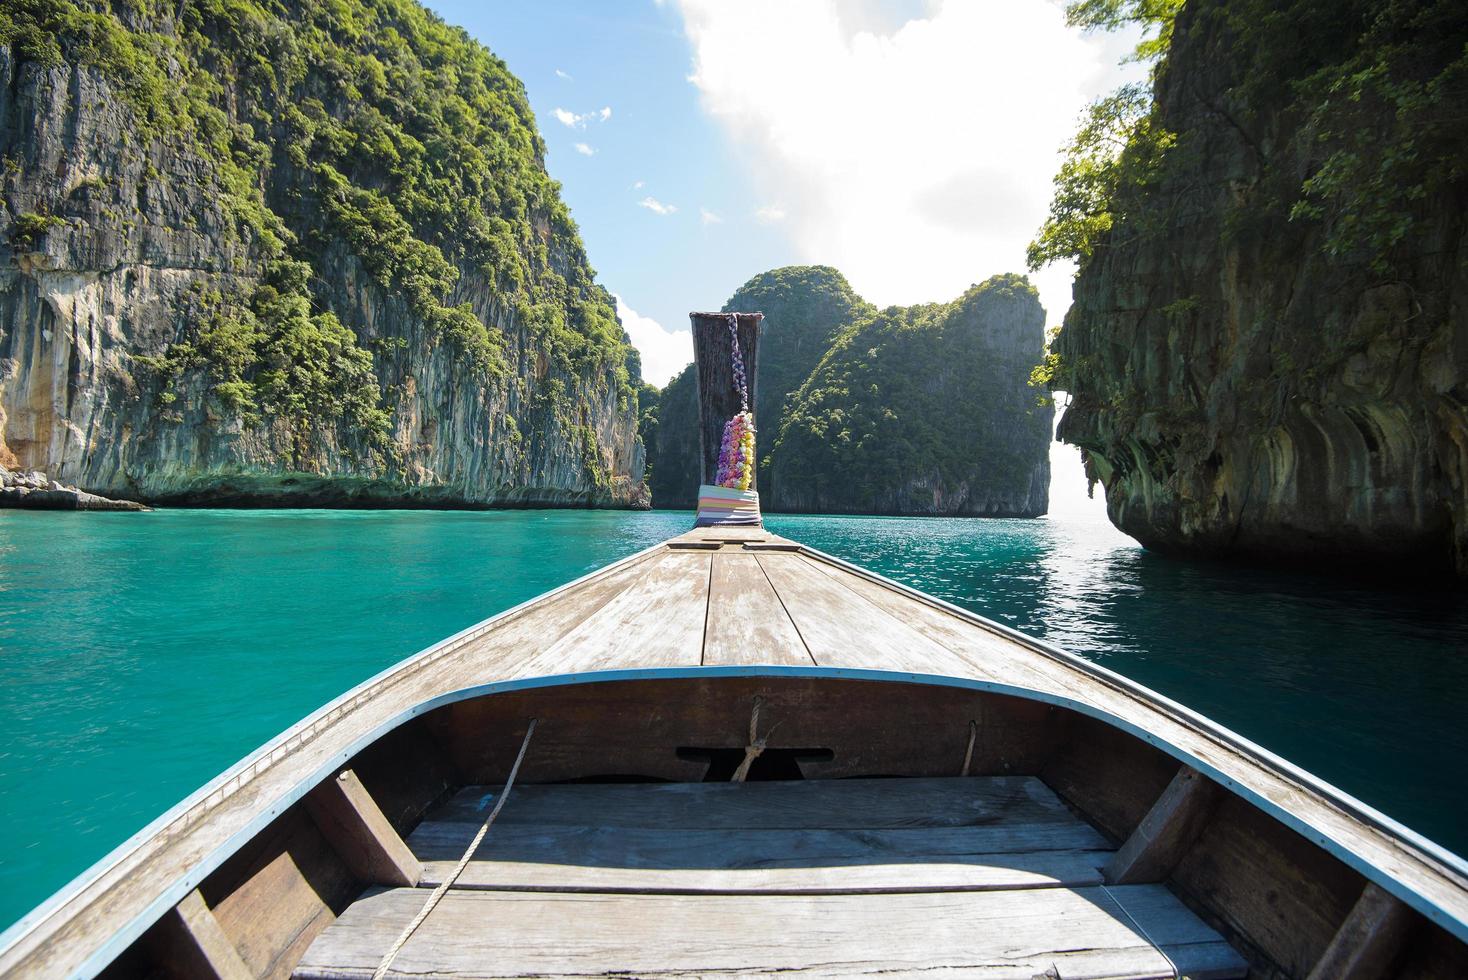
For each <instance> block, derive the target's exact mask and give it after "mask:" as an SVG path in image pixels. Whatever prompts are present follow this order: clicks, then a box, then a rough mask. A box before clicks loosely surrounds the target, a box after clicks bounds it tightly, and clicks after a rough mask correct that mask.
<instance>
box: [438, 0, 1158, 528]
mask: <svg viewBox="0 0 1468 980" xmlns="http://www.w3.org/2000/svg"><path fill="white" fill-rule="evenodd" d="M429 5H430V6H431V7H432V8H433V9H434V10H435V11H437V12H438V14H439V15H440V16H442V17H443V18H444V19H445V20H447V21H449V22H450V23H453V24H457V25H459V26H461V27H463V28H465V29H466V30H467V31H468V32H469V33H470V34H471V35H472V36H473V37H475V38H477V39H478V40H479V41H481V42H482V43H483V44H485V45H486V46H487V47H489V48H490V50H492V51H494V52H495V53H496V54H497V55H499V56H500V57H501V58H503V59H504V60H505V62H506V63H507V64H508V65H509V68H510V70H511V71H512V72H514V73H515V74H516V75H517V76H518V77H519V78H520V79H521V81H523V82H524V84H525V88H526V90H527V92H528V93H529V96H530V104H531V107H532V109H533V110H534V111H535V115H536V119H537V122H538V124H539V126H540V130H541V133H542V134H543V135H544V137H545V141H546V146H547V158H546V165H547V167H548V168H549V170H550V172H551V175H552V176H553V177H555V178H556V179H557V180H559V181H560V182H561V185H562V194H563V196H564V198H565V200H566V202H567V204H568V205H569V206H570V208H571V213H572V216H573V217H574V218H575V220H576V222H577V224H578V225H579V226H580V228H581V235H582V238H583V239H584V241H585V243H586V248H587V252H588V254H589V256H590V259H591V264H592V266H593V268H595V269H596V271H597V277H598V279H599V281H600V282H601V283H602V284H603V285H604V286H606V287H607V288H608V289H609V290H610V291H611V292H612V293H613V294H615V295H616V296H617V297H618V313H619V315H620V316H621V318H622V323H623V326H624V327H625V328H626V329H627V332H628V334H629V335H630V336H631V338H632V341H633V343H634V344H636V345H637V347H638V348H639V350H640V351H641V352H642V362H643V374H644V376H645V377H646V378H647V380H649V381H651V382H653V383H654V384H658V385H662V384H664V383H666V382H667V380H668V379H669V378H670V377H671V376H672V375H673V374H675V373H676V372H677V371H678V370H680V369H681V368H682V367H683V365H685V364H687V363H688V362H689V361H690V360H692V346H691V344H690V342H689V340H688V312H689V311H690V310H703V309H717V308H719V307H720V306H722V305H723V303H724V302H725V301H726V300H727V299H728V297H729V296H730V295H731V294H732V293H733V292H734V290H736V289H737V288H738V287H739V286H740V285H741V284H742V283H743V282H745V280H747V279H748V278H749V277H750V276H753V275H755V274H757V273H759V272H762V271H764V270H766V269H772V268H776V267H778V266H782V265H791V264H826V265H833V266H835V267H836V268H838V269H840V270H841V271H842V272H843V273H845V274H846V276H847V278H848V279H849V280H850V281H851V284H852V286H853V287H854V288H855V289H856V291H857V292H858V293H860V294H861V295H862V296H864V297H865V298H866V299H868V300H870V301H872V302H874V303H876V304H878V305H880V306H886V305H889V304H894V303H900V304H911V303H920V302H939V301H946V300H949V299H952V298H954V297H956V296H958V295H959V294H960V293H961V292H962V291H963V290H964V289H966V288H967V287H968V286H969V285H970V284H971V283H975V282H980V281H982V280H984V279H986V278H988V277H989V276H991V275H994V274H996V273H1000V272H1023V271H1025V270H1024V248H1025V245H1026V244H1027V243H1028V242H1029V240H1030V239H1031V238H1032V237H1033V236H1034V233H1035V231H1036V229H1038V228H1039V226H1040V223H1041V222H1042V221H1043V220H1044V217H1045V212H1046V208H1047V206H1048V204H1049V200H1050V188H1051V180H1052V178H1053V176H1054V174H1055V171H1056V169H1057V168H1058V166H1059V162H1060V158H1059V150H1060V148H1061V146H1062V145H1063V144H1064V143H1065V142H1066V140H1067V139H1068V138H1069V137H1070V135H1071V134H1072V133H1073V132H1074V130H1075V126H1076V122H1077V119H1078V117H1079V115H1080V113H1081V112H1082V110H1083V109H1084V107H1085V106H1086V104H1087V103H1089V102H1091V101H1092V100H1094V99H1095V98H1097V97H1099V96H1101V95H1103V94H1105V93H1107V92H1109V91H1111V90H1112V89H1114V88H1116V86H1118V85H1119V84H1121V83H1122V82H1124V81H1130V80H1136V79H1139V78H1141V77H1143V69H1142V68H1140V67H1139V66H1137V65H1125V64H1122V62H1123V60H1124V57H1125V55H1126V53H1127V52H1128V51H1129V50H1130V49H1131V48H1132V46H1133V45H1135V43H1136V40H1137V37H1136V35H1135V34H1131V33H1121V34H1116V35H1101V36H1083V35H1081V34H1080V33H1079V32H1077V31H1074V30H1072V29H1070V28H1067V27H1066V26H1065V24H1064V14H1063V7H1064V4H1063V2H1061V0H536V2H529V0H526V2H509V0H494V2H483V0H481V2H471V0H452V2H450V0H429ZM1073 273H1074V269H1073V268H1072V267H1069V266H1066V265H1061V264H1058V265H1055V266H1052V267H1050V268H1048V269H1046V270H1043V271H1042V272H1040V273H1039V274H1037V275H1032V276H1031V278H1032V280H1033V281H1034V282H1035V283H1036V285H1037V286H1038V287H1039V289H1040V298H1041V302H1042V303H1043V304H1044V305H1045V308H1046V311H1047V317H1048V321H1049V323H1050V324H1051V325H1058V324H1059V323H1060V322H1061V319H1062V318H1063V316H1064V314H1065V310H1066V309H1067V308H1068V307H1069V305H1070V280H1071V277H1072V275H1073ZM1052 465H1053V468H1054V474H1055V475H1054V478H1053V480H1052V486H1051V501H1052V513H1072V514H1076V515H1085V516H1087V517H1092V518H1094V517H1097V516H1098V515H1099V513H1100V510H1099V508H1100V507H1101V502H1100V501H1099V500H1095V501H1092V500H1088V499H1086V497H1085V485H1084V479H1083V477H1082V476H1081V475H1080V463H1079V456H1078V453H1077V451H1076V450H1074V449H1071V448H1069V447H1063V446H1059V445H1057V446H1056V447H1055V450H1054V452H1053V453H1052Z"/></svg>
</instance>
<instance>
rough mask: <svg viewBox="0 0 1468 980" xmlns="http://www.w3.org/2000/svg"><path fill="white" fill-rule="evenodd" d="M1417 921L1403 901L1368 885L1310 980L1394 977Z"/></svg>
mask: <svg viewBox="0 0 1468 980" xmlns="http://www.w3.org/2000/svg"><path fill="white" fill-rule="evenodd" d="M1417 918H1418V917H1417V915H1416V914H1415V913H1413V911H1412V910H1411V909H1409V908H1407V906H1405V905H1403V904H1402V902H1401V900H1400V899H1398V898H1396V897H1394V896H1392V895H1391V894H1389V893H1388V892H1386V891H1385V890H1383V889H1382V888H1380V887H1379V886H1377V885H1375V884H1372V883H1371V882H1367V884H1366V887H1365V888H1364V889H1363V890H1362V892H1361V897H1360V898H1359V899H1357V900H1356V904H1355V906H1353V907H1352V909H1351V914H1350V915H1348V916H1346V921H1345V922H1342V923H1341V927H1340V928H1339V929H1337V930H1336V934H1335V938H1334V939H1332V940H1331V941H1330V945H1329V946H1327V947H1326V948H1325V952H1324V953H1322V954H1321V956H1320V959H1319V960H1318V961H1316V963H1315V967H1314V969H1312V970H1311V971H1310V976H1309V978H1308V980H1380V978H1382V977H1388V976H1392V973H1391V969H1392V963H1393V961H1394V960H1395V959H1396V958H1397V956H1398V955H1399V954H1400V953H1401V952H1402V947H1403V946H1404V945H1405V944H1406V942H1407V936H1408V934H1409V933H1410V932H1411V931H1412V928H1413V926H1414V925H1415V924H1416V921H1417Z"/></svg>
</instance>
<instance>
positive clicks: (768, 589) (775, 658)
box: [703, 551, 815, 667]
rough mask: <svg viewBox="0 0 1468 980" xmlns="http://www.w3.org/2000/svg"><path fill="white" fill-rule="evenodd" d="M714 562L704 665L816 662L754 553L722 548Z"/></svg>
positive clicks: (705, 635)
mask: <svg viewBox="0 0 1468 980" xmlns="http://www.w3.org/2000/svg"><path fill="white" fill-rule="evenodd" d="M713 563H714V564H713V576H712V584H711V585H710V587H709V603H708V624H707V628H706V630H705V632H704V639H703V663H704V665H705V666H708V667H717V666H723V665H727V664H796V665H801V666H809V665H811V664H814V663H815V661H814V660H812V659H811V656H810V653H809V651H807V650H806V648H805V642H804V641H803V640H801V638H800V633H799V631H797V630H796V628H795V624H794V623H792V622H791V621H790V614H789V613H787V612H786V611H785V607H784V605H782V604H781V602H780V597H779V596H777V595H776V594H775V590H774V587H772V586H771V585H770V581H769V579H768V578H766V577H765V573H764V571H763V570H762V569H761V568H760V566H759V561H758V560H757V559H756V558H755V556H754V555H753V554H750V553H748V552H743V551H722V552H720V553H719V554H717V555H714V558H713Z"/></svg>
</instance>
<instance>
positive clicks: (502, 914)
mask: <svg viewBox="0 0 1468 980" xmlns="http://www.w3.org/2000/svg"><path fill="white" fill-rule="evenodd" d="M425 895H426V892H425V890H424V889H409V888H401V889H391V890H385V891H380V892H375V893H369V894H368V895H366V896H364V897H363V898H362V899H360V900H359V901H357V902H356V903H355V904H353V905H352V906H351V907H350V908H349V909H347V910H346V912H345V913H343V915H342V916H341V918H340V919H338V920H337V922H336V923H334V924H333V925H332V926H331V927H330V928H329V929H327V930H326V932H324V933H323V934H322V935H321V936H319V937H318V938H317V939H316V941H315V942H314V943H313V944H312V945H311V948H310V949H309V950H308V951H307V953H306V956H305V958H304V959H303V960H302V961H301V963H300V965H299V966H298V967H297V968H296V972H295V976H297V977H300V978H303V980H342V978H365V977H368V976H370V975H371V973H372V970H373V968H375V967H376V966H377V963H378V962H379V960H380V959H381V957H382V954H383V952H384V951H386V950H387V948H388V947H389V945H390V944H391V943H392V942H393V941H394V940H395V939H396V938H397V936H398V934H399V933H400V932H401V930H402V928H403V926H404V925H405V924H406V923H407V922H408V921H409V920H410V919H411V918H412V917H413V916H414V915H415V914H416V913H417V912H418V910H419V909H420V908H421V907H422V904H423V900H424V897H425ZM1118 901H1119V902H1121V903H1124V906H1125V912H1123V911H1122V909H1121V908H1120V907H1118V905H1117V902H1118ZM1147 937H1150V940H1149V938H1147ZM1153 942H1155V943H1157V944H1159V945H1160V947H1161V948H1162V950H1164V951H1165V952H1166V954H1167V956H1166V958H1164V956H1163V955H1162V954H1160V953H1159V952H1158V951H1157V948H1155V947H1154V946H1153V945H1152V944H1153ZM1168 959H1170V960H1171V962H1170V963H1169V962H1168ZM1174 964H1175V965H1176V967H1177V969H1178V970H1179V971H1180V972H1181V973H1182V974H1184V975H1186V976H1189V977H1193V978H1196V980H1203V978H1223V977H1239V976H1243V975H1244V972H1245V969H1246V964H1245V962H1244V960H1243V959H1242V958H1241V957H1240V956H1239V954H1238V953H1236V952H1235V951H1234V950H1233V949H1232V948H1230V947H1229V946H1228V945H1227V944H1226V943H1224V942H1223V941H1222V940H1221V939H1220V938H1219V936H1218V934H1217V933H1215V932H1214V931H1213V930H1212V929H1210V928H1209V927H1208V926H1207V925H1205V924H1204V923H1203V922H1202V921H1200V920H1199V919H1198V917H1197V916H1195V915H1194V914H1193V913H1192V912H1190V911H1188V910H1187V909H1186V908H1184V907H1183V905H1182V903H1180V902H1179V901H1178V900H1177V899H1176V898H1175V897H1174V896H1173V895H1172V894H1171V893H1169V892H1168V891H1167V890H1166V888H1163V887H1161V886H1156V885H1130V886H1118V887H1116V888H1113V889H1111V891H1110V894H1108V893H1106V892H1104V891H1102V890H1101V889H1100V888H1081V889H1068V888H1041V889H1031V890H1023V891H1006V892H940V893H924V894H907V895H900V894H883V895H762V896H759V897H757V898H753V897H749V896H731V895H692V896H689V895H677V896H674V895H584V894H557V893H526V892H493V891H474V890H460V889H454V890H451V891H449V892H448V894H447V895H445V896H444V899H443V901H442V902H441V903H440V904H439V905H438V907H437V908H436V909H435V910H434V911H433V913H432V914H431V915H430V916H429V917H428V919H427V920H426V921H425V922H424V923H423V924H422V925H421V926H420V927H419V928H418V930H417V931H416V932H415V933H414V934H413V936H412V938H411V939H409V940H408V942H407V944H406V945H405V946H404V947H403V949H402V951H401V953H399V955H398V957H397V960H396V961H395V963H394V967H393V968H394V971H395V972H396V973H398V974H402V975H410V976H453V977H455V978H458V980H466V978H498V977H518V976H545V977H591V976H607V975H615V976H624V975H630V976H653V975H655V976H660V977H678V976H685V977H689V976H700V975H704V976H706V975H710V974H718V975H719V976H725V977H728V976H735V977H738V976H766V975H768V974H770V973H774V972H776V971H779V972H782V973H791V974H798V975H800V976H804V977H834V976H860V975H866V974H876V973H881V974H883V975H884V976H885V977H891V976H894V975H895V976H917V975H919V974H921V975H922V976H925V977H932V976H934V975H958V974H961V975H963V976H966V977H967V976H978V977H989V978H997V977H1006V978H1007V977H1013V978H1024V980H1029V978H1031V977H1034V976H1036V975H1038V974H1044V973H1045V972H1046V971H1047V970H1051V969H1052V968H1053V969H1054V970H1056V971H1057V972H1058V973H1059V975H1060V976H1061V977H1067V978H1070V977H1103V976H1105V977H1116V976H1126V977H1133V978H1146V977H1157V978H1162V977H1172V976H1174V975H1175V974H1174V972H1173V965H1174Z"/></svg>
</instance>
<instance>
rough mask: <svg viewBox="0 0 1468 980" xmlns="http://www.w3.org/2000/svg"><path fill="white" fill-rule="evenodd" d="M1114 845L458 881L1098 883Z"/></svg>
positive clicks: (776, 886) (437, 865)
mask: <svg viewBox="0 0 1468 980" xmlns="http://www.w3.org/2000/svg"><path fill="white" fill-rule="evenodd" d="M1110 856H1111V852H1110V851H1037V852H1021V853H1017V854H974V855H968V856H965V857H947V858H939V857H928V858H900V859H899V858H889V859H888V860H887V861H885V862H880V861H873V860H868V861H865V862H864V861H861V860H859V859H855V858H853V859H852V860H851V861H850V862H848V863H845V864H837V863H834V862H830V861H824V862H819V863H817V864H816V865H815V866H813V867H799V866H796V865H794V864H791V865H788V866H785V867H776V868H714V869H709V868H627V867H607V866H599V865H584V864H582V865H577V864H557V863H546V862H527V861H503V860H493V861H484V860H476V861H471V862H470V863H469V865H468V866H467V867H466V868H465V869H464V871H463V873H462V874H461V875H460V877H459V878H458V879H457V881H456V882H455V884H454V887H455V888H486V889H493V890H497V891H560V892H609V893H611V892H618V893H621V892H626V893H648V894H653V893H655V894H666V895H693V894H700V893H710V894H723V895H759V894H783V895H841V894H854V893H868V892H926V891H997V890H1001V889H1006V888H1056V887H1062V886H1063V887H1079V886H1083V885H1099V884H1101V883H1102V880H1103V879H1102V877H1101V872H1100V870H1099V868H1100V866H1101V865H1103V864H1105V863H1106V859H1107V858H1108V857H1110ZM455 864H456V862H455V861H430V862H429V863H428V864H426V865H424V867H423V875H422V878H421V881H420V884H422V885H425V886H435V885H438V884H440V883H441V882H442V881H443V880H444V877H445V876H446V875H448V874H450V873H451V872H452V871H453V868H454V866H455Z"/></svg>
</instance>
